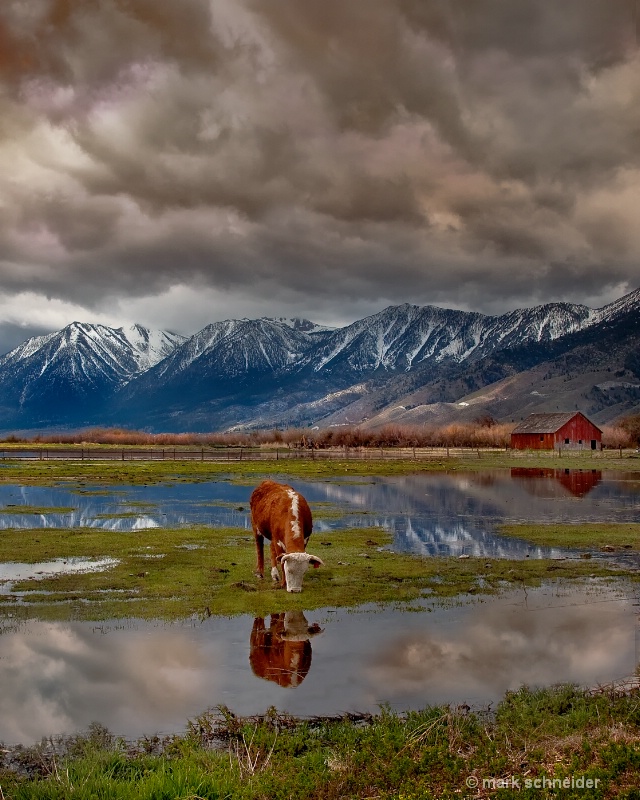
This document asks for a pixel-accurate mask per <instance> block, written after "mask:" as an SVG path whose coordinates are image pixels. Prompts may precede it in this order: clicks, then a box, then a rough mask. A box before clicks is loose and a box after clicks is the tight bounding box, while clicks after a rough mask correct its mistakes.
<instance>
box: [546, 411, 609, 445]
mask: <svg viewBox="0 0 640 800" xmlns="http://www.w3.org/2000/svg"><path fill="white" fill-rule="evenodd" d="M567 439H569V442H567V441H566V440H567ZM592 439H595V442H596V448H595V449H596V450H600V449H601V447H602V433H601V432H600V431H599V430H598V429H597V428H596V427H595V425H593V424H592V423H591V422H589V420H588V419H586V418H585V417H583V416H582V415H581V414H577V415H576V416H575V417H574V418H573V419H572V420H569V422H567V424H566V425H563V426H562V428H560V430H558V431H556V441H555V447H556V448H562V449H563V450H591V449H592V448H591V440H592Z"/></svg>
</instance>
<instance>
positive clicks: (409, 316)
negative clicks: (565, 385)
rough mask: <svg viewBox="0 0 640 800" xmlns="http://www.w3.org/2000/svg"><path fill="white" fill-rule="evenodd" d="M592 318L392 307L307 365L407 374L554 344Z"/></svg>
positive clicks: (565, 311)
mask: <svg viewBox="0 0 640 800" xmlns="http://www.w3.org/2000/svg"><path fill="white" fill-rule="evenodd" d="M594 318H595V313H594V312H593V311H592V310H591V309H589V308H587V307H586V306H580V305H570V304H568V303H552V304H549V305H544V306H536V307H535V308H526V309H520V310H518V311H512V312H510V313H509V314H503V315H502V316H487V315H484V314H478V313H475V312H469V311H454V310H449V309H443V308H438V307H435V306H414V305H409V304H405V305H401V306H390V307H389V308H386V309H385V310H384V311H381V312H380V313H378V314H374V315H373V316H371V317H366V318H365V319H361V320H358V321H357V322H354V323H353V324H352V325H349V326H347V327H346V328H341V329H339V330H337V331H334V332H333V333H331V334H330V335H328V336H327V337H326V338H325V340H324V343H323V344H321V345H320V346H319V347H317V348H315V349H314V351H313V352H312V353H310V354H309V355H308V357H307V359H306V363H307V364H308V365H309V366H310V367H311V368H312V369H313V370H314V371H315V372H319V371H321V370H328V371H332V370H333V369H335V368H337V367H345V366H346V367H347V369H349V370H354V371H356V372H368V371H371V370H378V369H382V370H405V371H406V370H410V369H412V368H413V367H415V366H416V365H418V364H421V363H424V362H430V361H431V362H433V363H436V364H437V363H440V362H442V361H445V360H451V361H455V362H460V361H466V360H467V359H478V358H482V357H483V356H485V355H487V354H488V353H491V352H493V351H494V350H496V349H502V348H505V347H514V346H516V345H520V344H523V343H527V342H539V341H545V340H552V339H557V338H559V337H560V336H564V335H565V334H567V333H570V332H572V331H575V330H579V329H580V328H582V327H584V326H585V325H588V324H590V322H591V321H592V320H593V319H594Z"/></svg>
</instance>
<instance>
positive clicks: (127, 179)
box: [0, 0, 640, 350]
mask: <svg viewBox="0 0 640 800" xmlns="http://www.w3.org/2000/svg"><path fill="white" fill-rule="evenodd" d="M639 5H640V0H562V2H558V0H526V1H524V0H523V1H522V2H514V1H513V0H347V1H346V2H345V0H180V2H176V0H2V3H1V5H0V76H1V78H0V80H1V83H0V350H3V349H8V347H9V346H13V345H14V344H15V343H17V342H18V341H22V340H23V339H25V338H26V337H27V336H28V335H31V334H32V333H34V332H40V331H45V330H54V329H58V328H61V327H63V326H64V325H66V324H68V323H69V322H71V321H73V320H81V321H87V322H100V323H104V324H108V325H114V326H118V325H121V324H128V323H131V322H133V321H138V322H141V323H143V324H145V325H149V326H151V327H164V328H169V329H172V330H175V331H178V332H180V333H184V334H190V333H194V332H195V331H197V330H199V329H200V328H202V327H203V326H204V325H206V324H207V323H209V322H212V321H215V320H221V319H227V318H230V317H244V316H248V317H260V316H265V315H267V316H306V317H309V318H311V319H313V320H315V321H318V322H322V323H325V324H346V323H348V322H351V321H353V320H354V319H357V318H359V317H362V316H365V315H366V314H369V313H374V312H376V311H378V310H380V309H382V308H384V307H385V306H387V305H389V304H398V303H403V302H411V303H416V304H429V303H432V304H436V305H441V306H447V307H455V308H463V309H471V310H478V311H483V312H486V313H501V312H504V311H508V310H510V309H513V308H516V307H521V306H528V305H534V304H536V303H542V302H547V301H555V300H567V301H571V302H584V303H587V304H588V305H591V306H594V307H597V306H601V305H604V304H605V303H607V302H609V301H611V300H613V299H615V298H617V297H619V296H621V295H623V294H625V293H626V292H627V291H630V290H632V289H635V288H637V287H638V286H640V225H639V224H638V221H639V220H640V47H639V41H640V19H639V16H640V10H639V8H638V6H639Z"/></svg>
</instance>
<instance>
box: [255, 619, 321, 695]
mask: <svg viewBox="0 0 640 800" xmlns="http://www.w3.org/2000/svg"><path fill="white" fill-rule="evenodd" d="M319 633H322V628H321V627H320V626H319V625H317V624H313V625H309V623H308V622H307V620H306V617H305V615H304V614H303V613H302V611H287V612H286V613H280V614H272V615H271V621H270V623H269V627H268V628H267V627H266V626H265V621H264V619H263V617H256V618H255V619H254V621H253V628H252V630H251V641H250V644H251V647H250V652H249V663H250V664H251V669H252V670H253V674H254V675H257V677H258V678H264V679H265V680H267V681H273V682H274V683H277V684H278V686H283V687H286V688H294V687H296V686H299V685H300V684H301V683H302V681H303V680H304V679H305V678H306V677H307V674H308V672H309V670H310V669H311V642H310V641H309V640H310V639H311V638H312V637H313V636H317V635H318V634H319Z"/></svg>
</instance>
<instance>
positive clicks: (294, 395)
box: [0, 290, 640, 430]
mask: <svg viewBox="0 0 640 800" xmlns="http://www.w3.org/2000/svg"><path fill="white" fill-rule="evenodd" d="M639 319H640V290H637V291H635V292H632V293H630V294H628V295H626V296H625V297H623V298H620V299H619V300H617V301H615V302H614V303H610V304H609V305H607V306H604V307H603V308H600V309H590V308H588V307H587V306H584V305H573V304H569V303H550V304H547V305H541V306H536V307H533V308H524V309H519V310H516V311H512V312H510V313H508V314H503V315H499V316H490V315H484V314H480V313H476V312H469V311H459V310H451V309H443V308H438V307H435V306H415V305H410V304H404V305H401V306H390V307H389V308H386V309H384V310H383V311H381V312H379V313H377V314H373V315H371V316H369V317H366V318H364V319H361V320H358V321H356V322H354V323H353V324H351V325H348V326H346V327H343V328H338V329H327V328H322V327H321V326H318V325H316V324H315V323H313V322H310V321H309V320H304V319H270V318H262V319H257V320H249V319H240V320H226V321H224V322H216V323H213V324H211V325H208V326H206V327H205V328H203V330H201V331H199V332H198V333H196V334H195V335H194V336H192V337H190V338H188V339H187V338H185V337H181V336H178V335H176V334H170V333H167V332H164V331H149V330H147V329H146V328H143V327H142V326H139V325H134V326H132V327H131V328H127V329H125V328H118V329H113V328H107V327H105V326H101V325H89V324H83V323H73V324H72V325H69V326H67V327H66V328H64V329H63V330H62V331H58V332H56V333H52V334H49V335H47V336H40V337H35V338H33V339H30V340H28V341H26V342H24V344H22V345H20V346H19V347H17V348H16V349H15V350H13V351H11V352H10V353H8V354H7V355H5V356H2V357H0V411H1V412H2V415H3V419H4V425H3V426H2V427H3V428H4V429H5V430H6V429H7V428H9V427H10V426H14V427H21V428H34V427H44V426H49V427H51V426H55V425H67V426H73V425H75V426H77V427H79V426H82V425H86V424H92V425H108V424H118V425H125V426H130V427H144V428H152V429H155V430H214V429H222V428H227V427H237V426H238V425H240V426H242V425H245V426H249V427H251V426H254V427H258V426H270V425H293V424H322V422H323V420H331V421H334V420H335V419H336V416H335V415H336V414H338V415H339V414H340V410H341V409H346V408H349V409H350V411H349V415H348V421H350V422H354V423H357V422H360V421H362V420H363V419H365V418H366V417H367V416H370V415H371V414H379V413H380V412H381V410H383V409H384V407H385V405H387V404H388V405H391V404H394V403H395V405H396V406H398V404H399V403H400V402H401V401H402V404H403V405H404V404H405V401H404V400H403V398H405V397H408V400H407V401H406V402H407V403H409V405H410V406H413V407H415V403H416V402H419V403H424V402H425V399H424V398H428V400H429V403H430V404H431V405H432V406H433V408H434V409H435V408H436V407H437V404H438V403H442V404H446V403H452V402H454V401H455V399H456V398H458V397H460V396H461V395H463V394H464V393H465V391H466V392H469V391H471V390H472V389H473V390H477V389H478V388H480V387H481V386H483V385H487V384H489V383H491V382H492V381H497V380H499V379H502V378H504V377H505V375H507V374H514V372H518V371H519V370H524V369H529V368H530V367H531V366H532V365H533V364H540V363H542V362H543V361H544V359H545V358H547V357H549V358H550V357H553V358H554V359H556V361H557V359H558V358H559V356H561V355H562V354H563V353H566V354H567V355H566V359H567V364H568V366H567V369H573V365H572V364H570V363H569V362H570V360H571V358H573V356H572V355H571V354H572V353H573V352H574V349H575V348H576V347H577V346H578V345H580V346H581V347H584V346H586V345H585V342H586V343H587V344H588V343H589V342H597V341H598V340H599V339H601V338H603V337H605V334H606V336H609V337H611V336H615V337H617V338H616V339H615V341H616V342H622V341H623V340H624V346H622V345H621V346H620V353H623V352H624V354H625V355H624V359H626V360H625V361H624V364H622V362H621V367H624V369H627V368H629V369H630V370H631V372H630V373H629V375H627V376H626V378H625V381H626V383H629V380H631V379H632V378H633V375H634V374H635V373H634V370H635V369H636V367H635V366H634V365H635V364H638V365H640V354H639V355H634V353H636V351H637V350H638V342H637V338H638V334H637V331H636V329H637V324H636V323H637V321H638V320H639ZM634 325H635V327H634ZM580 336H582V339H579V340H578V339H576V337H580ZM585 337H586V338H585ZM580 343H581V344H580ZM616 346H617V345H616ZM634 347H635V348H636V350H634ZM572 348H574V349H572ZM613 349H615V348H613ZM515 351H517V352H518V353H519V355H518V356H517V358H514V357H512V356H509V355H508V354H509V353H513V352H515ZM576 352H577V351H576ZM503 354H504V355H503ZM607 355H608V354H607ZM612 357H613V355H612ZM581 358H582V359H583V361H584V358H583V357H582V356H581ZM576 359H577V356H576ZM576 359H574V361H575V360H576ZM585 363H586V361H585ZM612 363H613V361H612ZM507 364H508V368H507ZM581 364H582V362H581ZM485 365H486V367H485ZM629 365H631V366H629ZM583 368H584V369H586V367H585V366H584V364H582V366H580V369H583ZM554 369H555V367H554ZM559 369H562V367H559ZM638 371H639V373H640V366H638ZM472 375H473V378H472V379H471V377H470V376H472ZM637 377H638V381H640V374H638V376H637ZM625 385H626V384H625ZM639 386H640V384H639ZM585 391H586V390H585ZM538 394H539V396H540V397H542V396H543V395H542V393H540V392H538ZM629 397H631V395H629ZM368 398H369V399H368ZM603 402H604V401H603ZM460 405H461V406H463V405H464V404H462V403H461V404H460ZM510 408H512V406H510ZM510 413H511V412H510Z"/></svg>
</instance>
